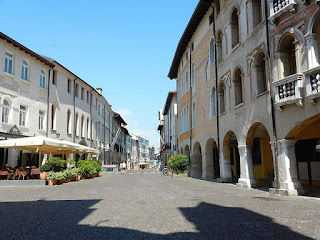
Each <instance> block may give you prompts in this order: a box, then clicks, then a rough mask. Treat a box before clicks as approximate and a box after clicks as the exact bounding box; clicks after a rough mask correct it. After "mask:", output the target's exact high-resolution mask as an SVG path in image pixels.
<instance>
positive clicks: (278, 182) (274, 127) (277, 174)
mask: <svg viewBox="0 0 320 240" xmlns="http://www.w3.org/2000/svg"><path fill="white" fill-rule="evenodd" d="M264 13H265V21H266V37H267V54H268V65H269V68H268V69H269V71H268V72H269V85H270V91H269V99H270V104H271V118H272V135H273V148H274V154H273V159H274V166H275V171H276V185H277V189H280V175H279V162H278V160H279V156H278V144H277V129H276V119H275V109H274V100H273V98H272V93H271V92H272V91H271V87H272V72H271V66H272V65H271V58H270V56H271V54H270V35H269V21H268V4H267V1H266V0H265V1H264Z"/></svg>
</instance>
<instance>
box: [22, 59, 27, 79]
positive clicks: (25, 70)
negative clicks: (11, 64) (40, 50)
mask: <svg viewBox="0 0 320 240" xmlns="http://www.w3.org/2000/svg"><path fill="white" fill-rule="evenodd" d="M21 79H23V80H25V81H29V67H28V63H27V62H26V61H25V60H23V61H22V68H21Z"/></svg>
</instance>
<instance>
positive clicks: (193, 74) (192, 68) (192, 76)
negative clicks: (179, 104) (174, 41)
mask: <svg viewBox="0 0 320 240" xmlns="http://www.w3.org/2000/svg"><path fill="white" fill-rule="evenodd" d="M194 70H195V69H194V63H192V65H191V84H192V85H193V84H194V81H195V72H194Z"/></svg>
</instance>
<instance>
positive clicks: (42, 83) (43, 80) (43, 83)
mask: <svg viewBox="0 0 320 240" xmlns="http://www.w3.org/2000/svg"><path fill="white" fill-rule="evenodd" d="M40 87H41V88H43V89H47V86H46V74H45V72H44V71H43V70H40Z"/></svg>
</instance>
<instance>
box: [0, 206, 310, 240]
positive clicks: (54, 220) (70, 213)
mask: <svg viewBox="0 0 320 240" xmlns="http://www.w3.org/2000/svg"><path fill="white" fill-rule="evenodd" d="M98 202H100V200H69V201H68V200H65V201H64V200H63V201H62V200H60V201H43V200H39V201H32V202H2V203H0V216H1V223H0V236H1V239H45V240H49V239H197V240H198V239H310V238H308V237H305V236H303V235H301V234H298V233H296V232H293V231H291V230H290V229H289V228H287V227H285V226H281V225H279V224H277V223H274V222H273V221H272V219H271V218H268V217H265V216H262V215H259V214H257V213H254V212H251V211H248V210H246V209H242V208H232V207H230V208H229V207H221V206H218V205H213V204H208V203H200V204H199V205H198V206H197V207H191V208H180V210H181V212H182V213H183V214H184V215H185V217H186V219H187V220H188V221H190V222H192V223H193V224H194V225H195V226H196V228H197V230H198V231H199V232H195V233H194V232H193V233H191V232H177V233H172V234H153V233H147V232H141V231H136V230H132V229H126V228H125V226H124V227H123V228H112V227H103V226H98V225H99V224H101V223H103V222H107V221H109V219H110V220H111V221H112V218H113V216H105V217H106V219H104V220H101V219H100V220H97V222H96V223H94V224H93V225H80V223H79V222H80V221H81V220H83V219H84V218H85V217H86V216H87V215H89V214H91V213H92V212H93V211H95V209H94V208H92V207H93V205H95V204H97V203H98ZM164 221H165V220H164ZM154 224H157V223H156V222H155V223H154Z"/></svg>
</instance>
